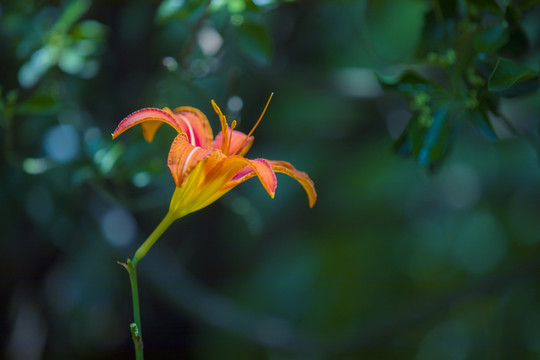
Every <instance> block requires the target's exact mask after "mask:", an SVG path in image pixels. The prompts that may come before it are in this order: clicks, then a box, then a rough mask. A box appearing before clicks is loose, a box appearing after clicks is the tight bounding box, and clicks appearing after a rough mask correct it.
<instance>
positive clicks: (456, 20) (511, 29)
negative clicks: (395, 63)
mask: <svg viewBox="0 0 540 360" xmlns="http://www.w3.org/2000/svg"><path fill="white" fill-rule="evenodd" d="M440 3H444V7H441V6H440ZM530 7H532V4H529V5H525V4H523V3H519V2H518V3H514V2H510V3H508V4H504V5H503V8H501V4H500V3H499V2H497V1H494V0H486V1H472V0H471V1H467V2H465V3H461V2H438V1H436V2H435V3H434V6H433V8H432V9H431V11H430V12H429V13H428V14H426V19H425V26H424V31H423V34H422V37H421V39H422V40H421V42H420V43H421V44H422V46H420V47H419V49H420V51H419V57H418V58H416V59H414V60H413V62H414V63H415V69H418V68H420V71H422V72H428V73H431V74H433V75H432V76H431V77H430V78H424V77H422V76H420V75H419V74H418V72H417V71H418V70H414V71H413V70H407V71H406V72H405V73H404V74H403V75H402V76H401V77H400V78H399V79H397V80H388V79H387V78H386V77H383V76H381V77H379V79H380V81H381V84H382V85H383V87H384V88H385V89H388V90H397V91H399V92H401V93H402V94H404V95H406V96H407V97H408V99H409V101H410V106H409V109H410V110H411V112H412V113H413V116H412V118H411V120H410V122H409V125H408V126H407V128H406V129H405V131H404V133H403V134H402V136H401V137H400V139H399V140H398V142H397V144H396V149H398V152H399V153H400V154H404V155H408V154H412V155H413V156H414V157H415V158H416V159H417V161H418V163H420V164H422V165H426V166H431V165H437V164H438V163H440V162H441V161H442V160H443V159H444V157H443V155H446V154H448V153H449V151H450V149H451V148H452V145H453V138H454V137H455V136H454V135H455V133H456V131H457V130H458V129H459V128H460V127H461V125H462V123H463V121H467V120H468V121H471V122H472V123H473V124H474V125H475V126H476V127H478V129H479V130H480V131H481V132H482V133H483V134H484V135H486V136H487V137H488V138H489V139H490V140H495V139H496V138H497V134H496V132H495V131H494V128H493V125H492V123H491V122H492V120H491V119H492V117H493V116H499V113H500V112H499V105H498V104H499V98H500V97H508V98H510V97H516V96H526V95H530V94H532V93H534V92H535V91H536V90H537V89H538V85H539V76H538V70H533V69H529V68H527V67H525V66H523V65H520V64H519V63H518V62H517V61H522V62H523V61H530V60H531V59H530V58H528V56H529V53H528V49H529V42H530V41H528V39H527V35H526V34H525V31H524V30H523V28H522V25H521V19H522V16H524V14H525V13H526V12H527V11H530ZM506 54H511V56H513V57H518V58H517V59H516V60H509V59H506V58H504V57H502V56H506ZM435 83H437V84H438V85H435ZM424 98H426V99H429V100H426V101H425V102H424V103H422V104H419V101H420V100H419V99H424ZM432 99H433V100H432ZM441 99H443V100H441ZM441 114H444V116H443V115H441ZM437 116H438V117H437ZM442 118H444V119H445V120H444V121H442V120H440V119H442ZM509 121H512V119H509ZM443 124H444V126H443ZM512 130H514V129H512Z"/></svg>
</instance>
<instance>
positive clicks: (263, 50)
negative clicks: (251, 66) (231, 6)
mask: <svg viewBox="0 0 540 360" xmlns="http://www.w3.org/2000/svg"><path fill="white" fill-rule="evenodd" d="M237 44H238V47H239V48H240V50H241V51H242V52H244V53H245V54H246V55H248V56H249V57H250V58H251V59H253V60H254V61H255V62H257V63H259V64H261V65H266V64H268V63H269V62H270V60H271V59H272V55H273V44H272V38H271V37H270V34H269V33H268V31H267V30H266V28H264V27H263V26H262V25H260V24H258V23H256V22H252V21H247V20H246V21H244V22H243V23H242V25H240V26H239V27H238V37H237Z"/></svg>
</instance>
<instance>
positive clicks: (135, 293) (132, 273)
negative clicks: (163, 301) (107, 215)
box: [119, 212, 176, 360]
mask: <svg viewBox="0 0 540 360" xmlns="http://www.w3.org/2000/svg"><path fill="white" fill-rule="evenodd" d="M175 219H176V218H175V217H174V216H173V215H171V213H170V212H168V213H167V215H165V217H164V218H163V220H162V221H161V223H159V225H158V226H157V228H156V229H155V230H154V231H153V232H152V233H151V234H150V236H149V237H148V238H147V239H146V240H145V242H144V243H143V244H142V245H141V246H140V247H139V248H138V249H137V251H136V252H135V256H134V257H133V260H131V259H128V260H127V264H123V263H119V264H120V265H122V266H124V267H125V268H126V270H127V271H128V274H129V282H130V284H131V298H132V300H133V323H131V324H130V325H129V327H130V329H131V337H132V338H133V345H135V359H136V360H143V358H144V355H143V340H142V328H141V311H140V307H139V286H138V284H137V270H136V266H137V263H138V262H139V261H140V260H141V259H142V258H143V257H144V256H145V255H146V253H147V252H148V250H150V248H151V247H152V245H154V243H155V242H156V240H157V239H159V237H160V236H161V234H163V232H164V231H165V230H167V228H168V227H169V226H170V225H171V224H172V222H173V221H174V220H175Z"/></svg>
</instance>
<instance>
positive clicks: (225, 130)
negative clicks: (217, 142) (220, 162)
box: [212, 100, 229, 154]
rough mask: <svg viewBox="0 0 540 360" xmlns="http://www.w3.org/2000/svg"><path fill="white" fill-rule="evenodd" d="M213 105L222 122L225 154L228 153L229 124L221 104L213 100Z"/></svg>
mask: <svg viewBox="0 0 540 360" xmlns="http://www.w3.org/2000/svg"><path fill="white" fill-rule="evenodd" d="M212 107H213V108H214V111H215V112H216V113H217V114H218V116H219V121H220V122H221V135H222V136H221V137H222V139H221V151H223V153H224V154H226V153H227V151H226V150H228V148H226V146H227V144H228V143H229V140H228V137H227V136H228V134H227V129H228V127H229V126H228V125H227V118H226V117H225V115H223V113H222V112H221V109H220V108H219V106H217V104H216V102H215V101H214V100H212Z"/></svg>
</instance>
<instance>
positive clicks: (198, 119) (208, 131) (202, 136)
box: [173, 106, 214, 149]
mask: <svg viewBox="0 0 540 360" xmlns="http://www.w3.org/2000/svg"><path fill="white" fill-rule="evenodd" d="M173 116H174V117H175V118H176V119H177V121H178V123H179V125H180V128H181V129H182V131H183V132H184V133H186V134H187V136H188V140H189V142H190V143H191V145H195V146H200V147H203V148H205V149H212V138H213V137H214V136H213V134H212V127H211V126H210V123H209V122H208V119H207V118H206V115H204V114H203V113H202V112H201V111H200V110H199V109H195V108H193V107H191V106H180V107H177V108H176V109H174V112H173Z"/></svg>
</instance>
